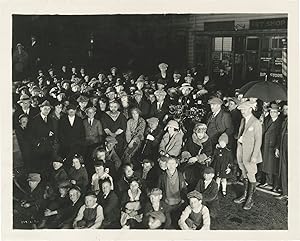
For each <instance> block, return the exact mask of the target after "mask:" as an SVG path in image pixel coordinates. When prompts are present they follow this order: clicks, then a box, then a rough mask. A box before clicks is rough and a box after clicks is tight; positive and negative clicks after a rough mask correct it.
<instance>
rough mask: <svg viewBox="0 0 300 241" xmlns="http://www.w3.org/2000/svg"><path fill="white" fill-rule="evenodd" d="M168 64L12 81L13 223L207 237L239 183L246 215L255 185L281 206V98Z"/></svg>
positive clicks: (60, 71)
mask: <svg viewBox="0 0 300 241" xmlns="http://www.w3.org/2000/svg"><path fill="white" fill-rule="evenodd" d="M18 48H20V45H18ZM68 67H70V70H69V69H68ZM169 69H170V68H169V66H168V64H166V63H160V64H159V65H158V71H157V73H154V74H152V75H146V74H142V73H138V72H136V73H135V72H133V71H130V70H123V71H120V70H119V69H118V68H117V67H112V68H111V69H110V70H108V71H100V72H99V73H98V74H97V75H96V76H95V77H94V76H91V74H90V73H88V71H87V70H86V69H85V68H83V67H81V68H79V69H77V68H76V67H75V66H66V65H63V66H61V67H59V68H58V67H57V68H56V69H55V68H54V67H50V68H49V69H48V68H47V71H45V69H36V76H35V77H34V78H24V79H21V80H20V79H18V81H14V82H13V104H14V106H13V111H14V113H13V129H14V133H13V141H14V142H13V143H14V145H13V148H14V160H13V161H14V227H16V228H20V227H26V228H36V229H42V228H69V229H70V228H75V229H83V228H92V229H99V228H100V229H183V230H208V229H210V228H212V226H213V225H214V223H215V222H217V220H218V211H219V210H220V208H226V207H220V204H219V198H226V196H227V183H228V182H237V181H241V182H243V193H242V196H237V197H236V199H235V200H234V202H232V205H237V206H238V205H243V206H242V207H243V209H245V210H249V209H251V208H252V206H253V205H254V200H255V197H254V194H255V190H256V186H257V184H258V185H260V186H261V187H262V188H265V189H269V190H273V192H277V193H279V194H280V195H279V196H277V198H278V199H284V200H287V197H288V196H287V195H288V193H287V156H288V155H287V115H288V114H287V102H285V101H280V100H278V101H274V102H272V103H265V102H263V101H261V100H258V99H256V98H249V99H247V98H244V97H243V94H242V93H239V90H238V89H236V90H234V91H231V90H228V86H229V85H228V84H226V83H227V82H228V79H229V78H228V74H229V73H228V72H226V68H225V66H222V65H221V66H220V69H221V70H222V71H220V75H219V77H218V78H217V79H215V80H213V79H211V78H210V76H209V75H208V74H206V73H199V72H197V69H196V68H191V69H188V70H185V71H181V72H179V71H177V70H174V69H173V70H172V71H169ZM226 81H227V82H226Z"/></svg>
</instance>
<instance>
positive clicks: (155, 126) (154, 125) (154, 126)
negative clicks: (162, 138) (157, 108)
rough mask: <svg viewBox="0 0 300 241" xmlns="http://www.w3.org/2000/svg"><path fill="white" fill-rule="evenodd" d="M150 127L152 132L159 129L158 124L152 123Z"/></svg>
mask: <svg viewBox="0 0 300 241" xmlns="http://www.w3.org/2000/svg"><path fill="white" fill-rule="evenodd" d="M149 127H150V128H151V129H152V130H155V129H156V128H157V127H158V122H151V123H149Z"/></svg>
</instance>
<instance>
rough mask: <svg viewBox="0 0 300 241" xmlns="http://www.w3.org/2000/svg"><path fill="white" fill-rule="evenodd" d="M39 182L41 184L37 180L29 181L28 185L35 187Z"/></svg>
mask: <svg viewBox="0 0 300 241" xmlns="http://www.w3.org/2000/svg"><path fill="white" fill-rule="evenodd" d="M38 184H39V182H37V181H28V185H29V187H30V188H31V189H35V188H36V187H37V185H38Z"/></svg>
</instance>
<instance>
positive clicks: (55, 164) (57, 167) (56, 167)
mask: <svg viewBox="0 0 300 241" xmlns="http://www.w3.org/2000/svg"><path fill="white" fill-rule="evenodd" d="M62 165H63V164H62V163H61V162H53V163H52V166H53V169H54V170H58V169H59V168H60V167H61V166H62Z"/></svg>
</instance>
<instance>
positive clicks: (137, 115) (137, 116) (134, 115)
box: [131, 110, 140, 120]
mask: <svg viewBox="0 0 300 241" xmlns="http://www.w3.org/2000/svg"><path fill="white" fill-rule="evenodd" d="M131 115H132V118H133V119H134V120H138V119H139V116H140V115H139V113H138V112H137V111H136V110H133V111H132V112H131Z"/></svg>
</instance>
